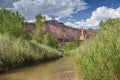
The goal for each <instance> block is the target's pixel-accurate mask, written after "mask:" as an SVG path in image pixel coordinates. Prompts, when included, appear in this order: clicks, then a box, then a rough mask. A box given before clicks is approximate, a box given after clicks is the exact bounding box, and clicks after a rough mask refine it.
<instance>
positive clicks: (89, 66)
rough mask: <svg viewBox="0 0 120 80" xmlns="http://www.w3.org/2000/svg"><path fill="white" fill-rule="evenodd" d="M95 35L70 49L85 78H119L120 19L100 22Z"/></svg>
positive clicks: (108, 79)
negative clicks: (79, 45) (77, 46)
mask: <svg viewBox="0 0 120 80" xmlns="http://www.w3.org/2000/svg"><path fill="white" fill-rule="evenodd" d="M100 26H101V28H100V31H99V34H98V35H97V37H94V38H91V39H89V40H87V41H85V42H84V43H83V44H82V45H81V47H79V48H78V49H76V50H73V51H71V53H72V54H74V55H75V56H74V57H75V61H77V64H79V65H80V68H81V71H82V73H83V75H84V76H85V80H120V20H119V19H109V20H107V21H106V22H101V23H100Z"/></svg>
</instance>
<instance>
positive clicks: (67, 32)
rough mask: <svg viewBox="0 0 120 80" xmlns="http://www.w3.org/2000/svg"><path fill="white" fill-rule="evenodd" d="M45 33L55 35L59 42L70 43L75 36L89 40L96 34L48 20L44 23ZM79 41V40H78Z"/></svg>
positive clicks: (95, 32)
mask: <svg viewBox="0 0 120 80" xmlns="http://www.w3.org/2000/svg"><path fill="white" fill-rule="evenodd" d="M45 31H46V32H50V33H52V34H53V35H55V36H56V37H57V38H58V39H60V40H63V41H64V40H65V41H72V40H73V39H74V37H75V36H77V37H79V38H80V37H81V36H82V37H84V39H87V38H89V37H90V36H92V35H93V36H94V35H96V34H97V31H96V30H83V29H76V28H72V27H71V26H66V25H64V24H63V23H59V22H57V21H56V20H50V21H46V22H45ZM80 39H81V38H80Z"/></svg>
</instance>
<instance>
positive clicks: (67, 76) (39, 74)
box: [0, 57, 84, 80]
mask: <svg viewBox="0 0 120 80" xmlns="http://www.w3.org/2000/svg"><path fill="white" fill-rule="evenodd" d="M78 71H79V70H78V69H76V68H75V66H74V64H73V62H72V60H71V58H70V57H63V58H60V59H58V60H55V61H50V62H47V63H43V64H40V65H36V66H30V67H25V68H20V69H16V70H13V71H11V72H9V73H6V74H1V75H0V80H84V79H83V78H82V76H80V75H79V74H78ZM78 75H79V76H78Z"/></svg>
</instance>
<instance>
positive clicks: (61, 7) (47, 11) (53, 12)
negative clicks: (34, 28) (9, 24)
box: [10, 0, 88, 20]
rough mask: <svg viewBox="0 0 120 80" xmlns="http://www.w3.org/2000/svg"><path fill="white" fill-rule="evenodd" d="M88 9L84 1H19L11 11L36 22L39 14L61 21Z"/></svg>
mask: <svg viewBox="0 0 120 80" xmlns="http://www.w3.org/2000/svg"><path fill="white" fill-rule="evenodd" d="M87 8H88V6H87V3H86V2H84V1H83V0H19V1H16V2H14V3H13V7H12V8H10V9H11V10H13V11H18V12H19V13H20V14H21V15H22V16H25V18H26V20H34V19H35V18H34V16H35V15H37V14H39V13H41V14H44V15H47V16H55V17H57V19H59V18H63V17H68V16H71V14H73V13H76V12H78V11H81V10H84V9H87Z"/></svg>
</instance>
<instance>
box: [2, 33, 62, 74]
mask: <svg viewBox="0 0 120 80" xmlns="http://www.w3.org/2000/svg"><path fill="white" fill-rule="evenodd" d="M61 56H62V54H61V53H60V52H58V51H57V50H55V49H52V48H49V47H45V46H43V45H40V44H39V43H37V42H36V41H30V42H27V41H23V40H21V39H15V38H13V37H10V36H8V35H0V72H3V71H8V70H9V69H12V68H16V67H20V66H25V65H31V64H38V63H40V62H43V61H47V60H51V59H55V58H59V57H61Z"/></svg>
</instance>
